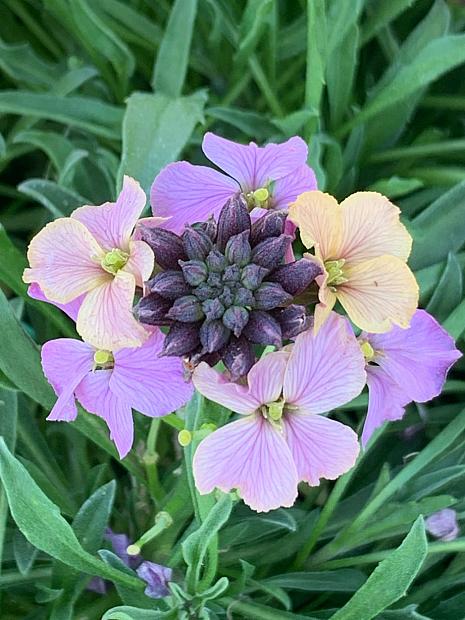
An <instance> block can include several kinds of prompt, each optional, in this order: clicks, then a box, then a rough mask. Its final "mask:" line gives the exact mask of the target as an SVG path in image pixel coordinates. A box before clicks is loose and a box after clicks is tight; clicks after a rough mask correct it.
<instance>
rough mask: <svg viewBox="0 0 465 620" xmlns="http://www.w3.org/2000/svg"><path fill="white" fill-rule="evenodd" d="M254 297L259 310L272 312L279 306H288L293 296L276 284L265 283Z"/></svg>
mask: <svg viewBox="0 0 465 620" xmlns="http://www.w3.org/2000/svg"><path fill="white" fill-rule="evenodd" d="M254 297H255V304H256V308H257V309H258V310H271V309H272V308H278V307H279V306H286V305H287V304H290V303H291V301H292V295H289V293H286V291H285V290H284V289H283V287H282V286H281V285H280V284H277V283H276V282H263V284H261V285H260V287H259V288H258V289H257V290H256V291H255V293H254Z"/></svg>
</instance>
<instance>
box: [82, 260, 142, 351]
mask: <svg viewBox="0 0 465 620" xmlns="http://www.w3.org/2000/svg"><path fill="white" fill-rule="evenodd" d="M135 286H136V283H135V280H134V276H133V275H131V274H130V273H126V272H124V271H121V270H120V271H118V273H117V274H116V276H115V277H113V278H112V279H111V280H110V282H107V283H105V284H103V285H102V286H99V287H98V288H96V289H94V290H93V291H91V292H90V293H88V294H87V295H86V298H85V299H84V301H83V303H82V306H81V309H80V310H79V314H78V319H77V323H76V329H77V331H78V333H79V335H80V336H81V338H82V339H83V340H85V341H86V342H89V343H90V344H91V345H93V346H94V347H95V348H97V349H105V350H107V351H117V350H118V349H124V348H126V347H138V346H140V345H141V344H142V343H143V342H144V341H145V340H147V338H148V337H149V335H150V334H149V332H148V331H146V330H145V329H144V328H143V327H142V325H141V324H140V323H138V322H137V321H136V319H135V318H134V315H133V313H132V302H133V299H134V291H135Z"/></svg>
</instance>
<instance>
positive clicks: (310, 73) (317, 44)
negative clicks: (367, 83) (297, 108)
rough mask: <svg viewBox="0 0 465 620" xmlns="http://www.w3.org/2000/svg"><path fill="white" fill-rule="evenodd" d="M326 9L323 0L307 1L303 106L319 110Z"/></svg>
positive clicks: (323, 79)
mask: <svg viewBox="0 0 465 620" xmlns="http://www.w3.org/2000/svg"><path fill="white" fill-rule="evenodd" d="M326 36H327V31H326V10H325V2H324V1H323V0H308V1H307V70H306V78H305V106H306V107H307V108H313V109H315V110H318V111H319V110H320V100H321V95H322V93H323V85H324V83H325V67H326V44H327V39H326Z"/></svg>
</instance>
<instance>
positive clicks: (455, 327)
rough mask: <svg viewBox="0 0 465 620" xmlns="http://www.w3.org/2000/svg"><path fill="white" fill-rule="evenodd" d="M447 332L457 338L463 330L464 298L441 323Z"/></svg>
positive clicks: (464, 321) (464, 322)
mask: <svg viewBox="0 0 465 620" xmlns="http://www.w3.org/2000/svg"><path fill="white" fill-rule="evenodd" d="M443 327H444V329H446V330H447V331H448V332H449V334H450V335H451V336H452V338H454V340H458V339H459V338H460V336H461V335H462V334H463V332H464V330H465V299H464V300H463V301H461V302H460V303H459V305H458V306H457V307H456V308H455V309H454V310H453V311H452V312H451V313H450V315H449V316H448V317H447V319H446V320H445V321H444V325H443Z"/></svg>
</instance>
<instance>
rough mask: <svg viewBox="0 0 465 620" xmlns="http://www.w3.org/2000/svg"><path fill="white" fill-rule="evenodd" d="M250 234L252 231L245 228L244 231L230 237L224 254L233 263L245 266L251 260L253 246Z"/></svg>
mask: <svg viewBox="0 0 465 620" xmlns="http://www.w3.org/2000/svg"><path fill="white" fill-rule="evenodd" d="M249 236H250V231H248V230H244V232H241V233H239V234H238V235H234V237H231V238H230V239H229V241H228V243H227V244H226V250H225V252H224V254H225V256H226V259H227V260H228V261H229V263H230V264H231V265H239V267H244V266H245V265H247V264H248V262H249V261H250V254H251V252H252V248H251V247H250V243H249Z"/></svg>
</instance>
